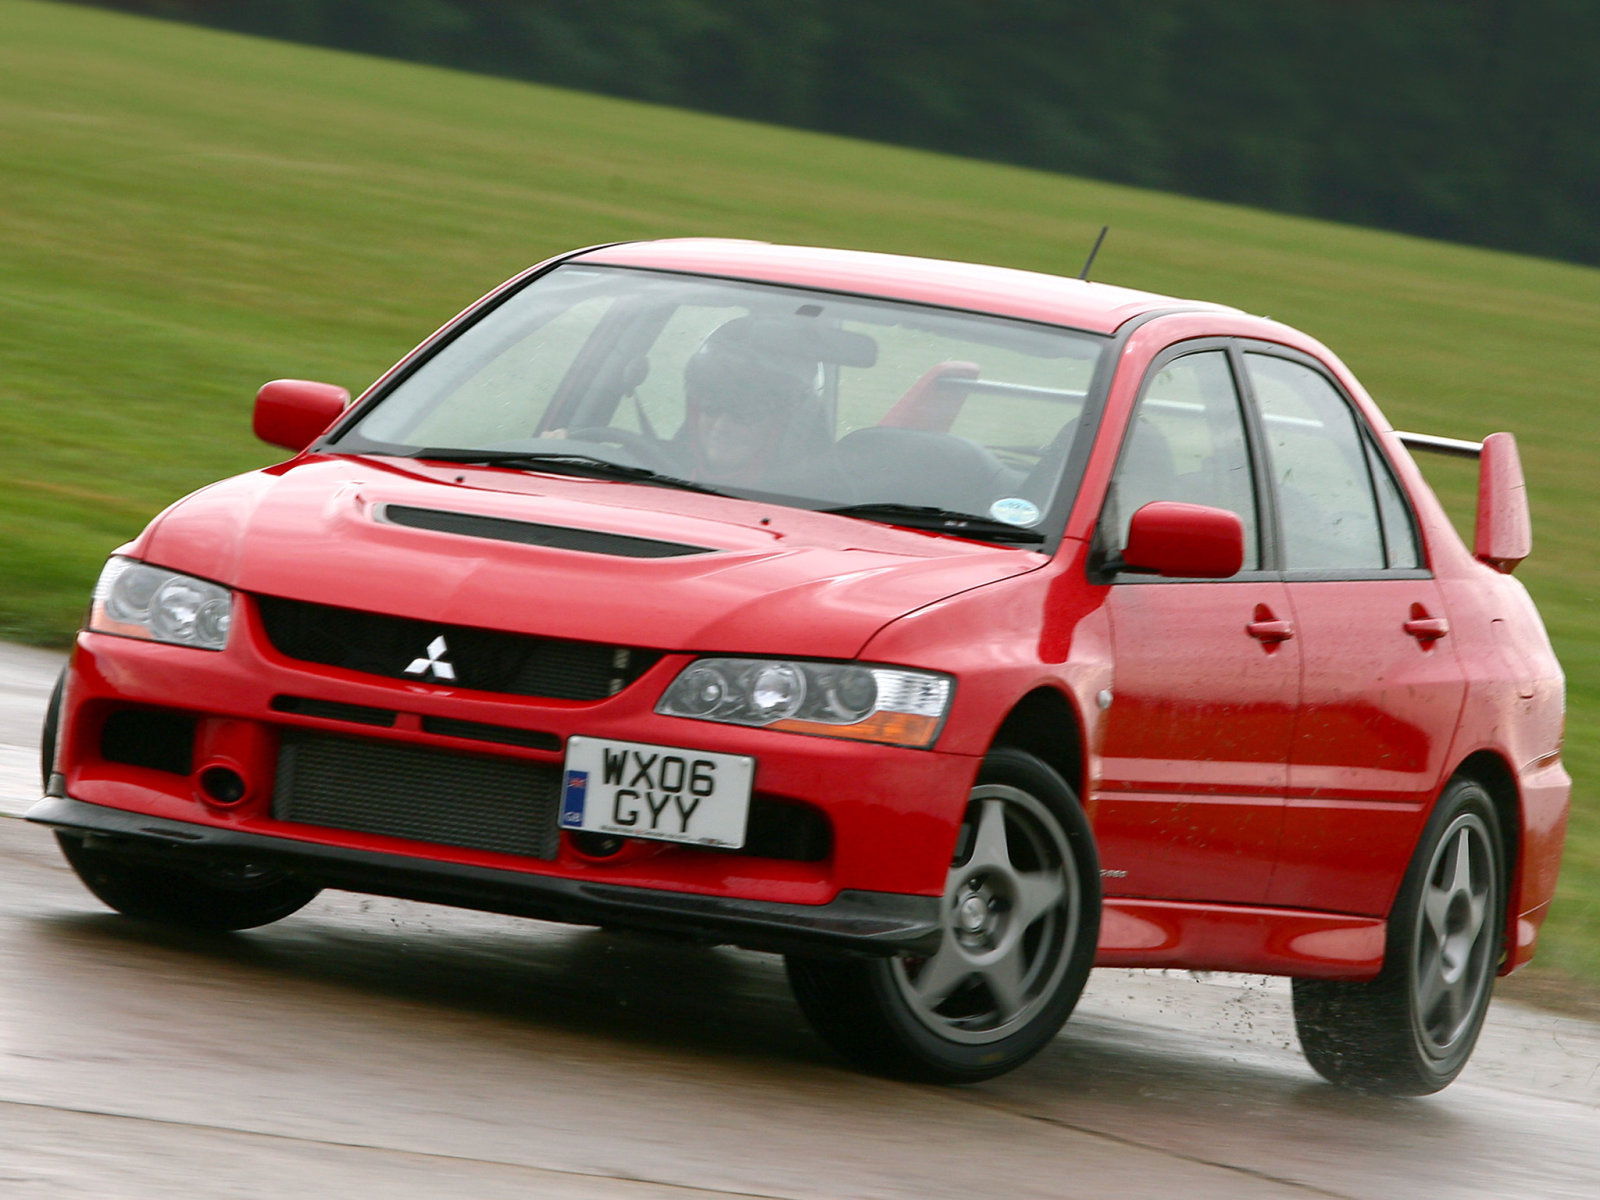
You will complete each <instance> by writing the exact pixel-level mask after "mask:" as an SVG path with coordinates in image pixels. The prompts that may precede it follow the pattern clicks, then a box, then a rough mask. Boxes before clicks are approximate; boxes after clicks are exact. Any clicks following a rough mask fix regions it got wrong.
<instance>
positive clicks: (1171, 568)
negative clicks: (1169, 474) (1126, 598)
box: [1116, 500, 1244, 579]
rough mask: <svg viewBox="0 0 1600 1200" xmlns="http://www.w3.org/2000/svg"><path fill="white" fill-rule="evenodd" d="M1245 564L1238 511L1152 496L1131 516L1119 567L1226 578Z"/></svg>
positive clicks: (1184, 576) (1185, 576)
mask: <svg viewBox="0 0 1600 1200" xmlns="http://www.w3.org/2000/svg"><path fill="white" fill-rule="evenodd" d="M1243 565H1244V522H1243V521H1241V520H1240V519H1239V514H1238V513H1231V512H1229V511H1228V510H1227V509H1224V508H1209V507H1207V506H1206V505H1203V504H1183V503H1180V502H1179V501H1176V500H1156V501H1153V502H1152V503H1150V504H1146V505H1145V506H1144V507H1143V508H1141V509H1139V511H1138V512H1136V513H1134V514H1133V520H1132V521H1131V522H1129V524H1128V545H1127V548H1126V549H1124V550H1123V552H1122V561H1121V562H1119V563H1117V564H1116V567H1117V569H1118V570H1122V571H1140V572H1145V573H1148V574H1152V575H1162V576H1168V577H1172V578H1178V579H1226V578H1227V577H1228V576H1230V575H1236V574H1238V571H1239V568H1240V567H1242V566H1243Z"/></svg>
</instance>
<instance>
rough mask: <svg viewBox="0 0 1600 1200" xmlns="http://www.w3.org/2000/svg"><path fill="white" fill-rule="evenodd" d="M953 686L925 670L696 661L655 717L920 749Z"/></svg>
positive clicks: (929, 741) (932, 734) (939, 720)
mask: <svg viewBox="0 0 1600 1200" xmlns="http://www.w3.org/2000/svg"><path fill="white" fill-rule="evenodd" d="M954 691H955V681H954V680H952V679H951V678H950V677H949V676H948V675H937V674H935V673H934V672H932V671H910V670H906V669H904V668H901V667H863V666H858V665H856V664H855V663H829V662H801V661H790V660H784V659H770V658H702V659H698V660H697V661H695V662H692V663H690V664H689V665H688V666H687V667H685V668H684V669H683V671H682V673H681V674H679V676H678V677H677V678H676V679H674V680H673V681H672V685H671V686H670V687H668V688H667V690H666V692H665V693H663V695H662V697H661V700H660V702H659V703H658V704H657V705H656V711H657V712H658V713H661V714H662V715H664V716H669V717H693V718H694V719H696V720H699V721H720V722H723V723H725V724H728V725H759V726H761V727H763V728H766V729H781V730H784V731H786V732H789V733H818V734H823V735H824V736H827V737H841V738H854V739H857V740H859V741H867V742H886V743H888V744H890V745H895V746H913V747H919V748H920V747H927V746H931V745H933V741H934V739H935V738H936V737H938V736H939V728H940V726H941V725H943V724H944V718H945V714H946V713H947V712H948V711H949V709H950V697H951V695H952V694H953V693H954Z"/></svg>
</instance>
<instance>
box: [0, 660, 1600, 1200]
mask: <svg viewBox="0 0 1600 1200" xmlns="http://www.w3.org/2000/svg"><path fill="white" fill-rule="evenodd" d="M58 663H59V658H58V657H56V656H52V655H48V654H44V653H40V652H36V651H27V650H18V649H16V648H10V647H0V1198H4V1200H12V1198H13V1197H15V1198H18V1200H32V1198H34V1197H50V1198H52V1200H53V1198H57V1197H73V1198H76V1197H94V1198H96V1200H107V1198H112V1197H115V1198H122V1197H128V1198H130V1200H144V1198H146V1197H149V1198H151V1200H154V1198H156V1197H162V1198H166V1197H171V1196H185V1197H214V1196H215V1197H223V1196H227V1197H235V1196H237V1197H280V1196H286V1195H294V1194H303V1195H332V1196H340V1197H352V1198H365V1197H373V1198H378V1197H382V1198H383V1200H409V1198H411V1197H458V1196H459V1197H474V1198H477V1197H482V1198H485V1200H498V1198H500V1197H554V1198H567V1197H572V1198H582V1200H589V1198H619V1200H632V1198H639V1200H655V1198H657V1197H661V1198H666V1197H673V1198H677V1200H693V1198H697V1197H711V1196H719V1197H727V1196H759V1197H784V1198H789V1197H793V1198H802V1197H804V1198H811V1197H833V1198H857V1197H860V1198H868V1197H873V1198H876V1197H952V1198H954V1197H960V1198H963V1200H966V1198H968V1197H985V1196H1017V1197H1086V1198H1087V1197H1096V1198H1099V1197H1147V1196H1148V1197H1157V1196H1159V1197H1163V1198H1168V1197H1174V1196H1176V1197H1179V1198H1180V1200H1210V1198H1212V1197H1219V1198H1220V1197H1229V1198H1238V1200H1252V1198H1254V1197H1319V1196H1334V1197H1351V1198H1360V1200H1369V1198H1370V1200H1389V1198H1393V1200H1448V1198H1454V1197H1460V1198H1462V1200H1466V1198H1469V1197H1470V1198H1474V1200H1476V1198H1480V1197H1498V1196H1505V1197H1531V1198H1543V1197H1582V1198H1584V1200H1593V1197H1595V1196H1596V1195H1597V1194H1600V1182H1597V1181H1600V1026H1597V1025H1595V1024H1592V1023H1588V1022H1585V1021H1581V1020H1577V1019H1575V1018H1571V1017H1562V1016H1556V1015H1552V1014H1547V1013H1542V1012H1536V1011H1534V1010H1530V1009H1525V1008H1521V1007H1518V1006H1516V1005H1512V1004H1508V1003H1506V1002H1504V1001H1499V1002H1496V1004H1495V1005H1494V1007H1493V1009H1492V1010H1491V1012H1490V1015H1489V1021H1488V1025H1487V1027H1486V1029H1485V1032H1484V1035H1483V1039H1482V1041H1481V1043H1480V1045H1479V1049H1478V1052H1477V1055H1476V1056H1475V1058H1474V1060H1473V1062H1472V1064H1471V1065H1469V1066H1468V1068H1467V1070H1466V1072H1465V1073H1464V1074H1463V1076H1462V1077H1461V1079H1460V1080H1458V1081H1457V1082H1456V1083H1455V1084H1454V1085H1452V1086H1451V1087H1450V1088H1449V1089H1447V1090H1446V1091H1444V1092H1443V1093H1441V1094H1440V1095H1438V1096H1435V1097H1431V1098H1427V1099H1422V1100H1409V1101H1397V1100H1381V1099H1375V1098H1370V1097H1361V1096H1355V1095H1350V1094H1346V1093H1343V1092H1340V1091H1338V1090H1336V1089H1334V1088H1332V1087H1329V1086H1327V1085H1325V1084H1323V1083H1321V1082H1320V1081H1319V1080H1318V1079H1317V1077H1316V1076H1315V1075H1314V1074H1313V1073H1312V1072H1311V1070H1310V1068H1309V1067H1307V1066H1306V1065H1305V1063H1304V1061H1303V1060H1302V1059H1301V1057H1300V1053H1299V1049H1298V1045H1297V1043H1296V1041H1295V1037H1294V1033H1293V1028H1292V1022H1291V1019H1290V1015H1289V1005H1288V990H1287V986H1286V985H1285V984H1284V983H1282V982H1281V981H1276V980H1265V979H1261V978H1258V977H1244V976H1222V975H1215V976H1207V977H1201V978H1196V977H1193V976H1190V975H1188V974H1185V973H1179V972H1172V973H1160V972H1112V971H1101V972H1096V973H1095V975H1094V976H1093V977H1092V979H1091V982H1090V986H1089V990H1088V992H1087V993H1086V995H1085V997H1084V1000H1083V1002H1082V1004H1081V1005H1080V1007H1079V1010H1078V1013H1077V1015H1076V1016H1074V1018H1073V1020H1072V1021H1071V1022H1069V1024H1068V1025H1067V1027H1066V1029H1065V1030H1064V1031H1063V1032H1062V1034H1061V1036H1060V1037H1059V1038H1058V1039H1057V1040H1056V1042H1055V1043H1054V1044H1053V1045H1052V1046H1051V1047H1049V1048H1048V1049H1047V1050H1046V1051H1045V1052H1044V1053H1043V1054H1041V1055H1040V1056H1039V1058H1038V1059H1037V1060H1035V1061H1034V1062H1033V1063H1031V1064H1029V1065H1028V1066H1027V1067H1024V1068H1023V1069H1022V1070H1020V1071H1018V1072H1016V1073H1014V1074H1012V1075H1010V1076H1007V1077H1005V1078H1002V1079H998V1080H994V1081H991V1082H989V1083H987V1084H983V1085H979V1086H974V1087H966V1088H935V1087H920V1086H911V1085H905V1084H899V1083H893V1082H888V1081H884V1080H879V1079H873V1078H870V1077H866V1076H862V1075H857V1074H854V1073H852V1072H850V1071H848V1070H846V1069H844V1068H843V1067H842V1066H840V1065H839V1064H838V1062H837V1060H835V1059H834V1058H833V1057H832V1056H831V1054H830V1053H829V1052H828V1051H827V1050H826V1049H825V1048H824V1047H823V1046H822V1044H821V1043H820V1042H819V1041H818V1040H817V1039H816V1038H815V1037H814V1036H813V1035H812V1034H811V1033H810V1031H809V1029H808V1028H807V1027H806V1025H805V1023H804V1021H803V1020H802V1019H801V1017H800V1014H799V1012H798V1010H797V1009H796V1008H795V1006H794V1004H793V1002H792V1000H791V999H790V998H789V994H788V991H787V988H786V986H785V984H784V981H783V972H782V967H781V964H780V963H779V961H778V960H777V959H776V958H772V957H770V956H766V955H758V954H751V953H746V952H742V951H733V950H725V949H705V948H701V947H696V946H692V945H687V944H681V943H673V942H663V941H659V940H653V939H646V938H638V937H632V936H627V935H619V934H611V933H605V932H600V931H594V930H582V929H572V928H568V927H562V926H556V925H547V924H542V923H537V922H529V921H518V920H513V919H510V918H501V917H493V916H484V915H480V914H475V913H467V912H461V911H458V910H452V909H444V908H434V907H428V906H423V905H417V904H407V903H402V902H398V901H389V900H377V899H369V898H364V897H358V896H352V895H348V894H342V893H325V894H324V895H323V896H322V897H321V898H319V899H318V900H317V901H316V902H314V903H313V904H312V905H311V906H309V907H308V908H307V909H305V910H304V911H302V912H301V913H299V914H297V915H295V916H293V917H291V918H289V919H288V920H286V921H283V922H280V923H279V924H277V925H274V926H269V927H268V928H266V929H261V930H253V931H250V932H247V933H243V934H234V935H223V936H199V935H191V934H182V933H174V932H171V931H167V930H162V929H158V928H155V927H152V926H148V925H143V924H140V923H138V922H134V921H130V920H127V919H125V918H122V917H118V916H116V915H114V914H111V913H109V912H107V911H106V910H105V909H104V908H103V907H102V906H100V904H99V903H98V902H97V901H95V900H94V899H93V898H92V897H91V896H89V894H88V893H87V892H85V891H84V890H83V889H82V887H81V886H80V885H79V884H78V883H77V882H76V880H75V879H74V878H73V876H72V875H71V873H70V872H69V871H68V870H67V868H66V866H65V864H64V863H63V862H62V861H61V860H60V857H59V855H58V854H57V853H56V851H55V847H54V844H53V842H52V840H51V838H50V836H49V834H48V833H47V832H46V831H44V830H42V829H39V828H37V827H35V826H32V825H28V824H26V823H24V822H22V821H20V820H16V819H13V818H14V817H15V815H16V814H17V813H20V812H21V811H23V810H24V809H25V808H26V807H27V805H28V803H30V802H31V800H32V799H33V797H34V795H35V792H36V789H37V774H36V772H37V754H36V728H37V723H38V714H39V711H40V710H41V709H42V707H43V703H44V699H45V696H46V695H47V693H48V690H49V684H50V682H51V680H52V678H53V675H54V671H55V669H56V667H57V665H58Z"/></svg>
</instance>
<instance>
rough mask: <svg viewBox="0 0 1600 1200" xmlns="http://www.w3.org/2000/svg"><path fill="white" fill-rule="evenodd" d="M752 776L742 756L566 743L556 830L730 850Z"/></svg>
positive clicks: (740, 828)
mask: <svg viewBox="0 0 1600 1200" xmlns="http://www.w3.org/2000/svg"><path fill="white" fill-rule="evenodd" d="M754 775H755V759H753V758H749V757H747V756H745V755H742V754H710V753H707V752H706V751H704V750H684V749H680V748H678V747H675V746H651V745H646V744H643V743H640V742H616V741H612V740H610V739H609V738H587V737H570V738H568V739H567V758H566V769H565V771H564V773H563V775H562V779H561V827H562V828H563V829H586V830H590V831H592V832H594V833H613V834H622V835H624V836H626V837H640V838H656V839H659V840H661V841H666V842H690V843H693V844H694V845H697V846H723V847H727V848H728V849H733V850H736V849H738V848H739V847H740V846H743V845H744V836H745V820H746V817H747V816H748V814H749V811H750V788H751V781H752V779H753V778H754Z"/></svg>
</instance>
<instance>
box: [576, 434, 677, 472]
mask: <svg viewBox="0 0 1600 1200" xmlns="http://www.w3.org/2000/svg"><path fill="white" fill-rule="evenodd" d="M567 440H568V441H571V442H600V443H601V444H603V445H605V444H609V445H613V446H621V447H622V448H623V449H624V450H627V451H628V452H629V453H631V454H633V455H634V456H635V457H636V458H638V459H639V464H640V465H641V466H644V467H647V468H649V469H650V470H652V471H661V472H662V473H664V474H676V473H678V471H679V470H680V469H681V468H680V467H679V466H678V465H677V464H676V463H674V462H673V461H672V457H671V455H669V454H668V453H667V447H666V443H664V442H662V441H661V439H660V438H654V437H651V436H650V435H648V434H644V433H635V432H634V431H633V430H632V429H618V428H616V427H615V426H612V425H595V426H592V427H590V428H586V429H569V430H567Z"/></svg>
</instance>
